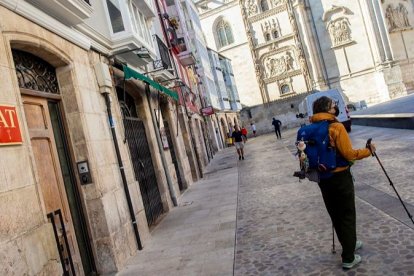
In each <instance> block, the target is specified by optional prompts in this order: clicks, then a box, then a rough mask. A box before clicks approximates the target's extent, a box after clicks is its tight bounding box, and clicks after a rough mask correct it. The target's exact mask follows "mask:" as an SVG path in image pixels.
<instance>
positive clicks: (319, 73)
mask: <svg viewBox="0 0 414 276" xmlns="http://www.w3.org/2000/svg"><path fill="white" fill-rule="evenodd" d="M294 8H296V13H297V16H298V21H299V22H300V23H301V24H299V26H301V31H302V35H303V40H304V43H305V45H306V48H307V50H308V51H307V52H308V56H309V61H310V64H311V66H310V67H311V68H310V69H311V74H312V79H313V83H314V86H315V87H314V88H317V89H322V90H324V89H327V83H326V79H325V76H324V73H323V63H322V61H321V56H320V55H319V51H318V47H317V44H316V39H318V36H317V34H315V32H314V30H313V29H312V26H311V24H312V23H311V22H312V19H311V18H310V17H309V14H308V11H307V10H309V9H310V7H309V6H307V5H306V3H305V1H303V0H299V1H296V3H295V4H294Z"/></svg>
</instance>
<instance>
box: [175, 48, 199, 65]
mask: <svg viewBox="0 0 414 276" xmlns="http://www.w3.org/2000/svg"><path fill="white" fill-rule="evenodd" d="M177 57H178V59H179V60H180V63H181V64H182V65H183V66H190V65H193V64H195V63H196V60H195V57H194V55H193V53H192V52H191V51H185V52H181V53H179V54H178V55H177Z"/></svg>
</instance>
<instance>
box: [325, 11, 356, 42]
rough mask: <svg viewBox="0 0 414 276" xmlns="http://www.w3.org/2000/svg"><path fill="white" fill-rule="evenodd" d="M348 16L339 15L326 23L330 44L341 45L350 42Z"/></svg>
mask: <svg viewBox="0 0 414 276" xmlns="http://www.w3.org/2000/svg"><path fill="white" fill-rule="evenodd" d="M349 26H350V23H349V20H348V18H346V17H341V18H338V19H335V20H332V21H330V22H329V23H328V25H327V28H328V32H329V35H330V37H331V40H332V46H333V47H337V46H342V45H344V44H348V43H351V42H352V38H351V28H350V27H349Z"/></svg>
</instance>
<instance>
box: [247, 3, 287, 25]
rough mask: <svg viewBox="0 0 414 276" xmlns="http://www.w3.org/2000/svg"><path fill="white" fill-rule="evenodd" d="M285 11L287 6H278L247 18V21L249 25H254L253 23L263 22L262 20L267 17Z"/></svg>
mask: <svg viewBox="0 0 414 276" xmlns="http://www.w3.org/2000/svg"><path fill="white" fill-rule="evenodd" d="M286 10H287V4H283V5H279V6H277V7H275V8H273V9H271V10H268V11H265V12H262V13H259V14H256V15H253V16H251V17H247V21H249V22H251V23H254V22H257V21H260V20H263V19H265V18H267V17H269V16H272V15H275V14H278V13H281V12H283V11H286Z"/></svg>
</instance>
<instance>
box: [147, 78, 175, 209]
mask: <svg viewBox="0 0 414 276" xmlns="http://www.w3.org/2000/svg"><path fill="white" fill-rule="evenodd" d="M145 95H146V96H147V101H148V106H149V109H150V111H151V119H152V124H153V126H154V129H155V132H156V133H155V137H156V138H157V144H158V150H159V152H160V155H161V162H162V165H163V166H164V172H165V177H166V178H167V184H168V190H169V191H170V195H171V200H172V202H173V205H174V206H178V202H177V196H176V195H175V190H174V187H173V182H172V180H171V176H170V172H169V169H168V164H167V160H165V154H164V150H163V146H162V142H161V138H160V137H161V134H160V129H159V128H158V125H157V122H156V120H155V113H154V109H152V107H151V92H150V86H149V84H148V83H146V82H145Z"/></svg>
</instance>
